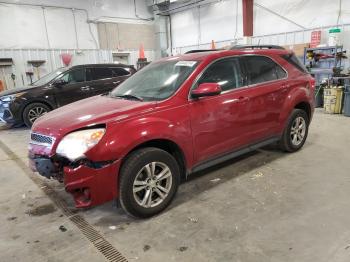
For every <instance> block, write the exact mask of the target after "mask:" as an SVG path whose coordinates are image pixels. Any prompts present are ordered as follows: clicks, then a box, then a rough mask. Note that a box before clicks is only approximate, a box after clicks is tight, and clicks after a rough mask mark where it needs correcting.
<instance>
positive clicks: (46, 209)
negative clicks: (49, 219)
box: [26, 204, 56, 216]
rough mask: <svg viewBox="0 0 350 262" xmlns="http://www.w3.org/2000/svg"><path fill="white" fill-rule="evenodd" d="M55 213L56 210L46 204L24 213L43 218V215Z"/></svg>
mask: <svg viewBox="0 0 350 262" xmlns="http://www.w3.org/2000/svg"><path fill="white" fill-rule="evenodd" d="M55 211H56V208H55V207H54V205H53V204H46V205H41V206H38V207H36V208H34V209H31V210H29V211H27V212H26V213H27V214H28V215H30V216H43V215H47V214H50V213H53V212H55Z"/></svg>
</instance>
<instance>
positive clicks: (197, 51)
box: [185, 49, 223, 54]
mask: <svg viewBox="0 0 350 262" xmlns="http://www.w3.org/2000/svg"><path fill="white" fill-rule="evenodd" d="M220 50H223V49H197V50H190V51H187V52H186V53H185V54H192V53H201V52H212V51H220Z"/></svg>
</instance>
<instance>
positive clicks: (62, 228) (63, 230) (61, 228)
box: [59, 225, 67, 232]
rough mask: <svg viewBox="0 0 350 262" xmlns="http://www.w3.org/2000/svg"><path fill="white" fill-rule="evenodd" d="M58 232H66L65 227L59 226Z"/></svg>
mask: <svg viewBox="0 0 350 262" xmlns="http://www.w3.org/2000/svg"><path fill="white" fill-rule="evenodd" d="M59 230H61V232H66V231H67V228H66V227H65V226H63V225H61V226H60V227H59Z"/></svg>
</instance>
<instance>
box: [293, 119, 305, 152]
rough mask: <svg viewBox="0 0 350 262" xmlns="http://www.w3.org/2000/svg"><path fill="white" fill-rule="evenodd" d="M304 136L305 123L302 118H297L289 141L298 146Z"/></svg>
mask: <svg viewBox="0 0 350 262" xmlns="http://www.w3.org/2000/svg"><path fill="white" fill-rule="evenodd" d="M305 134H306V121H305V119H304V118H303V117H300V116H299V117H297V118H295V119H294V121H293V124H292V127H291V130H290V139H291V142H292V144H293V145H294V146H298V145H300V144H301V143H302V142H303V140H304V137H305Z"/></svg>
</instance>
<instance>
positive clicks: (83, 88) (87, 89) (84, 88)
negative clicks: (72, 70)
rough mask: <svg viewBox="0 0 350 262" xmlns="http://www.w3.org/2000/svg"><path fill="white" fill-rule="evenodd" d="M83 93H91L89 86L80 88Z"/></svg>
mask: <svg viewBox="0 0 350 262" xmlns="http://www.w3.org/2000/svg"><path fill="white" fill-rule="evenodd" d="M80 90H81V91H89V90H90V87H89V86H82V87H81V88H80Z"/></svg>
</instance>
